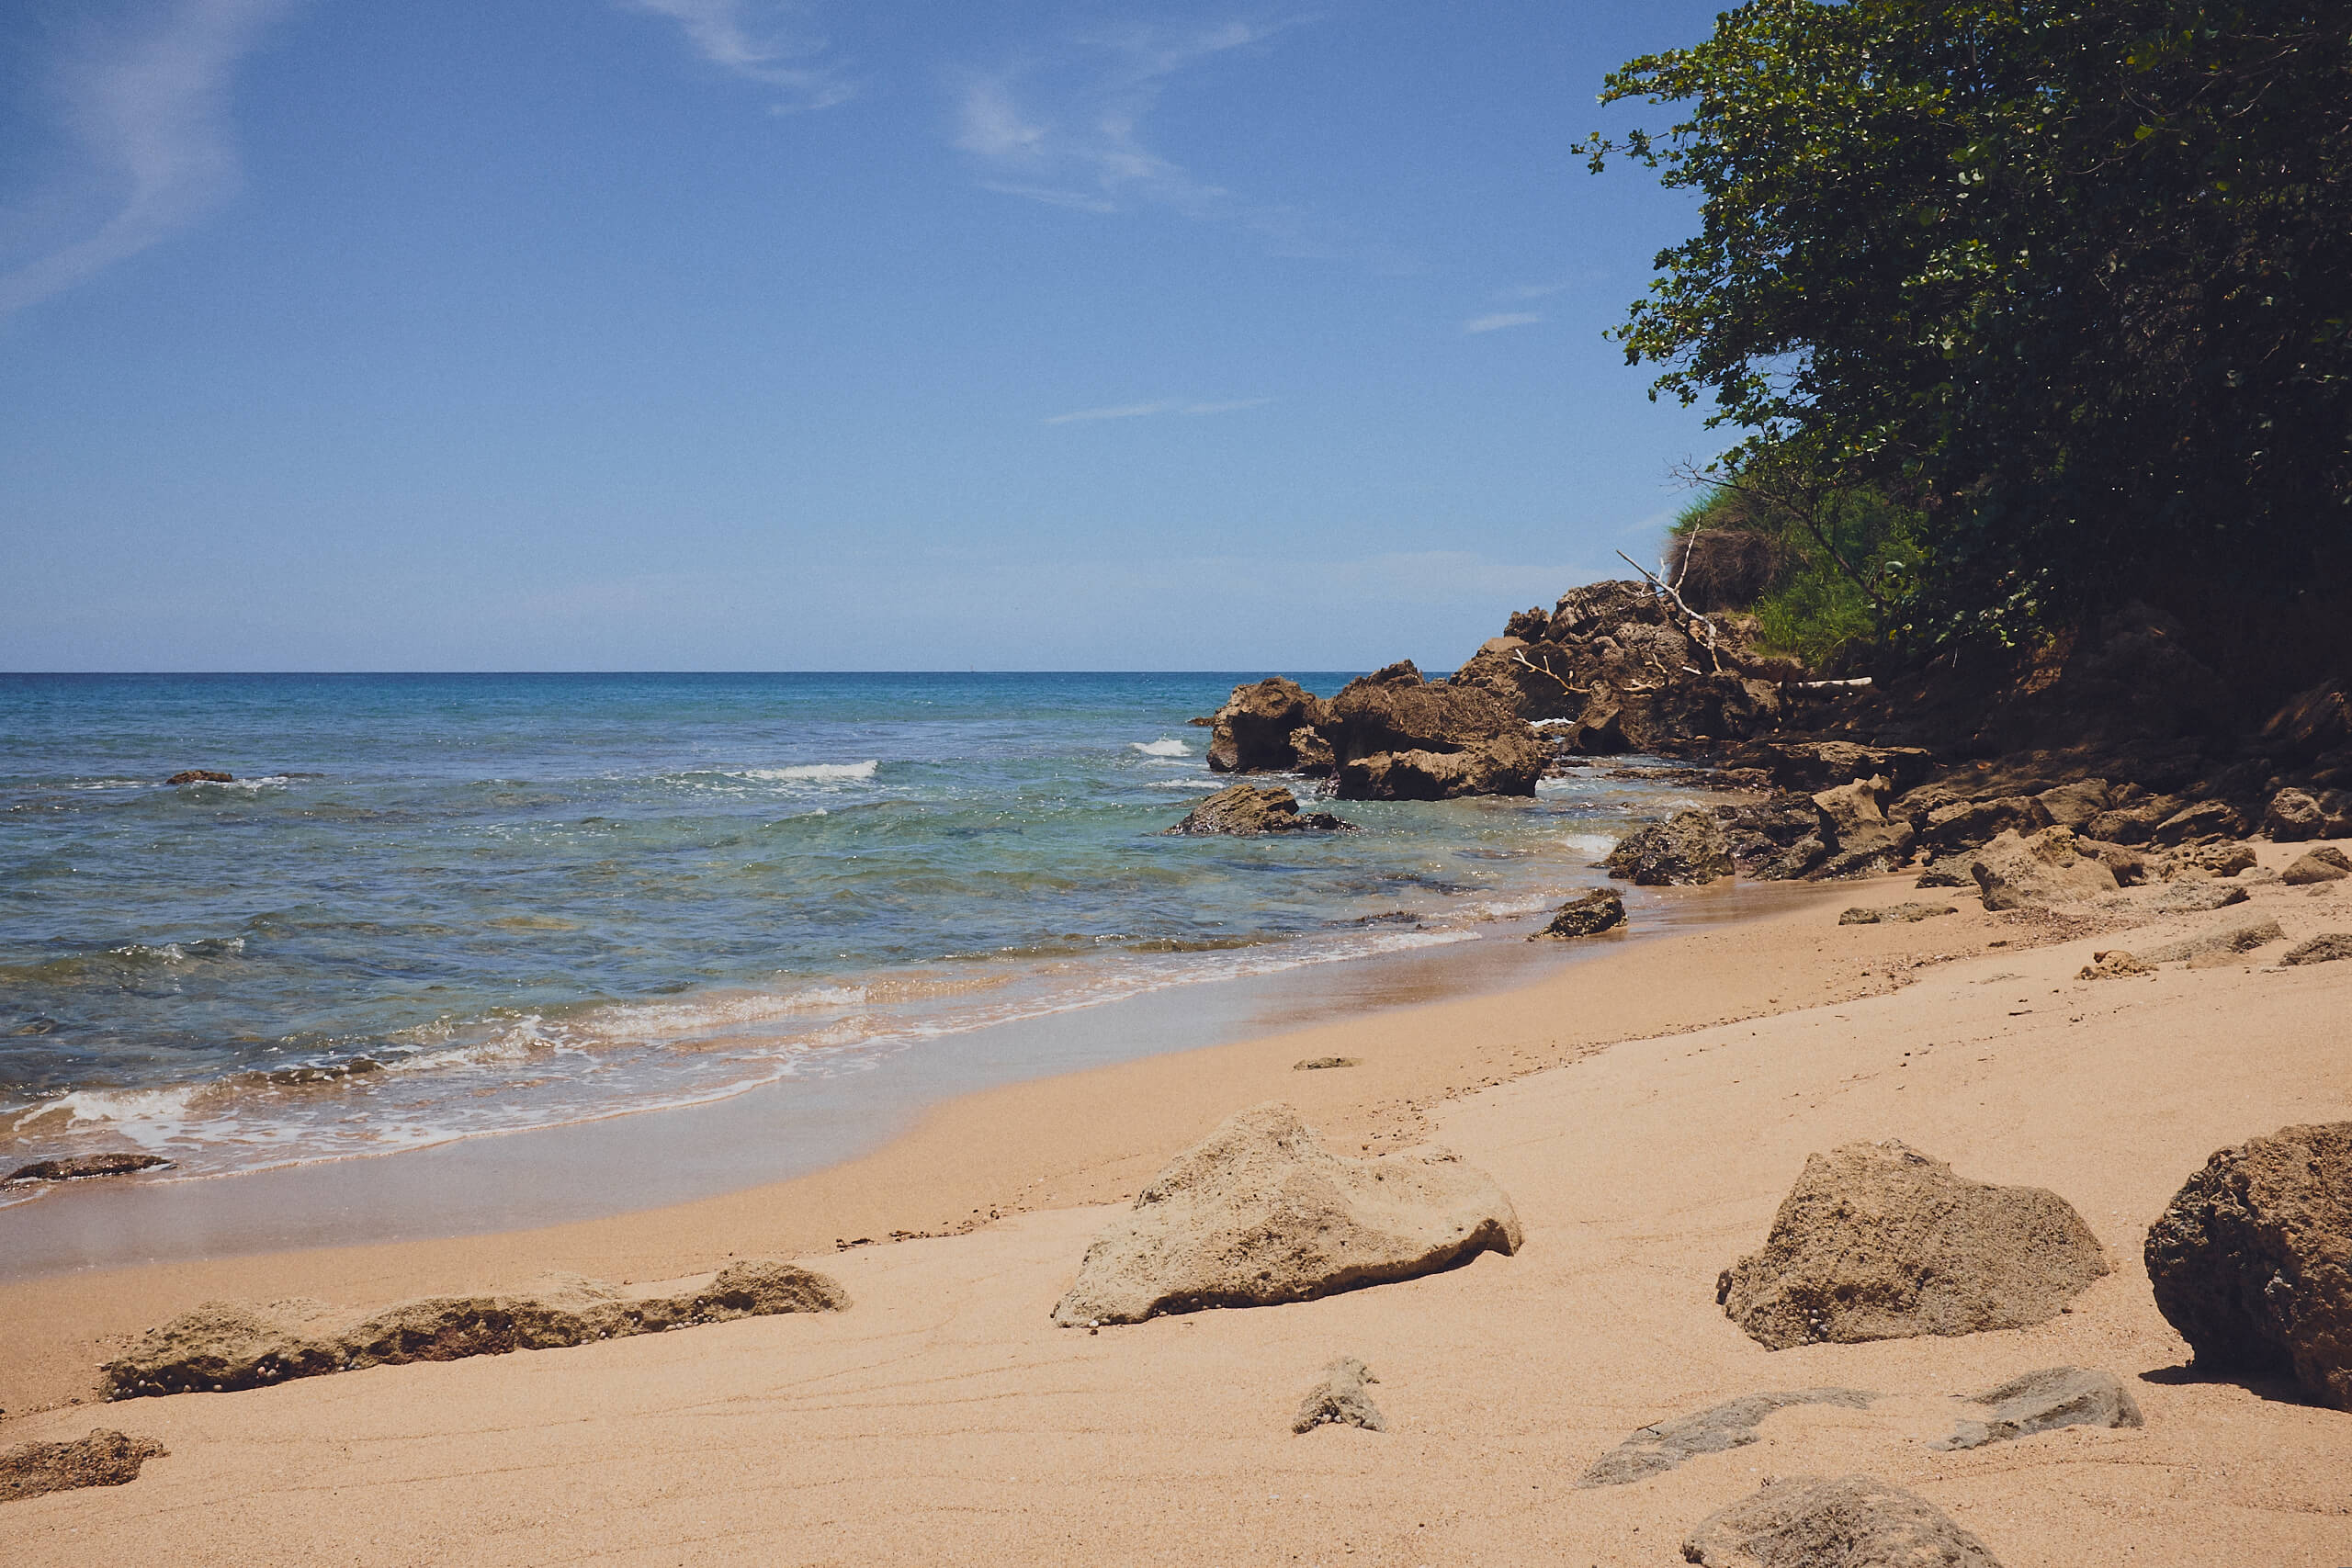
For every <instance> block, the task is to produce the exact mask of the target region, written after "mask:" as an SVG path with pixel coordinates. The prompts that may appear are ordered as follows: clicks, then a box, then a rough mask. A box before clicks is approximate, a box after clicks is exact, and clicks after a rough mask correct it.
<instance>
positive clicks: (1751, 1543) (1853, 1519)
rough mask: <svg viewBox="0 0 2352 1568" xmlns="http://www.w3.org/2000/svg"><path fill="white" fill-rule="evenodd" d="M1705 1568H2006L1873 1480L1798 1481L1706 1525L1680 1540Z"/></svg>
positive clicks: (1766, 1491) (1915, 1499)
mask: <svg viewBox="0 0 2352 1568" xmlns="http://www.w3.org/2000/svg"><path fill="white" fill-rule="evenodd" d="M1682 1556H1683V1559H1684V1561H1686V1562H1695V1563H1698V1564H1699V1565H1700V1568H2000V1563H1999V1562H1998V1561H1997V1560H1996V1559H1995V1557H1994V1556H1993V1554H1992V1553H1991V1552H1990V1551H1986V1550H1985V1543H1984V1542H1983V1541H1981V1540H1977V1539H1976V1538H1975V1537H1974V1536H1973V1535H1971V1534H1969V1533H1968V1532H1967V1531H1966V1530H1964V1529H1961V1528H1960V1526H1958V1525H1956V1524H1954V1523H1952V1521H1951V1519H1949V1518H1947V1517H1944V1515H1943V1513H1942V1511H1941V1510H1939V1509H1938V1508H1937V1507H1936V1506H1935V1505H1934V1504H1932V1503H1930V1502H1928V1500H1927V1499H1926V1498H1924V1497H1921V1496H1919V1495H1917V1494H1915V1493H1910V1492H1905V1491H1904V1490H1903V1489H1902V1488H1901V1487H1898V1486H1890V1485H1888V1484H1887V1483H1885V1482H1883V1481H1881V1480H1879V1479H1878V1478H1877V1477H1876V1476H1871V1475H1841V1476H1838V1477H1837V1478H1836V1479H1835V1480H1823V1479H1821V1478H1820V1477H1818V1476H1811V1475H1792V1476H1785V1477H1782V1478H1781V1479H1779V1480H1774V1481H1768V1482H1766V1483H1764V1486H1763V1489H1762V1490H1761V1491H1758V1492H1757V1493H1756V1494H1755V1495H1752V1496H1749V1497H1746V1498H1743V1499H1742V1500H1740V1501H1739V1502H1736V1503H1734V1504H1733V1505H1732V1506H1729V1507H1727V1508H1723V1509H1719V1510H1717V1511H1716V1512H1714V1513H1713V1514H1710V1515H1708V1516H1707V1517H1705V1518H1704V1519H1702V1520H1701V1521H1700V1522H1699V1524H1698V1526H1697V1527H1696V1528H1695V1529H1692V1530H1691V1533H1690V1534H1689V1535H1687V1536H1685V1537H1684V1538H1683V1540H1682Z"/></svg>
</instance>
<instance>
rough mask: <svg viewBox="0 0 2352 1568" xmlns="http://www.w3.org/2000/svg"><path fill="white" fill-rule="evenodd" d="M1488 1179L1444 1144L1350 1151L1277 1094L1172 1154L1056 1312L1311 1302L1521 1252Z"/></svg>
mask: <svg viewBox="0 0 2352 1568" xmlns="http://www.w3.org/2000/svg"><path fill="white" fill-rule="evenodd" d="M1519 1245H1520V1231H1519V1216H1518V1215H1517V1214H1516V1213H1513V1212H1512V1210H1511V1206H1510V1199H1508V1198H1506V1197H1504V1196H1503V1194H1502V1190H1501V1189H1499V1188H1498V1187H1497V1186H1496V1185H1495V1183H1494V1181H1493V1179H1491V1178H1490V1177H1488V1176H1487V1174H1486V1173H1485V1172H1484V1171H1482V1170H1478V1169H1476V1168H1474V1167H1471V1166H1467V1165H1464V1164H1462V1163H1460V1162H1459V1161H1457V1160H1455V1159H1454V1158H1453V1156H1451V1155H1448V1154H1445V1153H1443V1152H1442V1151H1435V1150H1429V1151H1419V1150H1408V1151H1407V1152H1405V1153H1402V1154H1394V1155H1384V1156H1380V1157H1378V1158H1374V1159H1349V1158H1346V1157H1345V1156H1340V1155H1335V1154H1332V1153H1330V1152H1329V1150H1327V1149H1325V1148H1324V1147H1323V1145H1322V1144H1321V1142H1320V1141H1319V1140H1318V1139H1317V1137H1316V1136H1315V1134H1314V1133H1313V1132H1312V1131H1311V1130H1309V1129H1308V1127H1307V1126H1306V1123H1305V1122H1302V1121H1300V1120H1299V1115H1298V1112H1297V1111H1295V1110H1293V1109H1292V1108H1291V1107H1289V1106H1287V1105H1283V1104H1280V1103H1278V1102H1272V1101H1270V1102H1268V1103H1266V1104H1262V1105H1255V1106H1252V1107H1250V1109H1249V1110H1247V1111H1237V1112H1235V1113H1234V1114H1233V1115H1231V1116H1229V1117H1227V1118H1226V1120H1225V1121H1224V1122H1221V1123H1219V1124H1218V1126H1217V1127H1216V1130H1215V1131H1214V1132H1212V1133H1210V1134H1209V1135H1208V1136H1207V1137H1205V1138H1204V1139H1202V1140H1201V1141H1200V1142H1199V1143H1197V1144H1194V1145H1193V1146H1192V1147H1191V1148H1188V1149H1186V1150H1184V1151H1183V1152H1182V1154H1179V1155H1178V1156H1176V1157H1175V1158H1174V1159H1173V1160H1170V1162H1169V1164H1168V1166H1167V1168H1165V1169H1163V1170H1162V1171H1161V1172H1160V1173H1159V1175H1158V1176H1157V1177H1155V1178H1153V1179H1152V1181H1151V1184H1150V1185H1149V1186H1148V1187H1146V1188H1145V1189H1144V1190H1142V1191H1141V1192H1138V1193H1136V1201H1135V1204H1134V1206H1133V1207H1132V1208H1130V1209H1129V1210H1128V1211H1127V1212H1126V1213H1124V1214H1122V1215H1120V1216H1119V1217H1118V1218H1117V1219H1115V1220H1114V1221H1112V1222H1111V1224H1108V1225H1106V1226H1104V1227H1103V1231H1102V1234H1100V1235H1097V1236H1096V1237H1095V1238H1094V1242H1093V1245H1091V1247H1088V1248H1087V1249H1086V1258H1085V1260H1084V1261H1083V1262H1081V1263H1080V1265H1079V1270H1078V1280H1077V1281H1076V1282H1075V1283H1074V1284H1072V1285H1071V1286H1070V1288H1069V1293H1067V1294H1066V1295H1064V1296H1063V1297H1062V1299H1061V1300H1060V1302H1059V1303H1057V1304H1056V1305H1055V1307H1054V1321H1055V1322H1056V1323H1057V1324H1060V1325H1062V1326H1064V1327H1089V1326H1093V1325H1099V1324H1113V1323H1141V1322H1142V1321H1144V1320H1145V1319H1146V1318H1150V1317H1158V1316H1159V1315H1161V1314H1168V1313H1183V1312H1198V1311H1201V1310H1202V1309H1204V1308H1206V1307H1244V1306H1271V1305H1274V1304H1276V1303H1282V1302H1303V1301H1312V1300H1314V1299H1316V1298H1317V1297H1319V1296H1328V1295H1334V1294H1337V1293H1338V1292H1341V1291H1352V1290H1356V1289H1359V1288H1361V1287H1363V1286H1366V1285H1381V1284H1386V1283H1389V1282H1390V1281H1392V1280H1409V1279H1412V1278H1414V1277H1415V1276H1417V1275H1421V1274H1433V1273H1436V1272H1438V1271H1439V1270H1441V1269H1451V1268H1453V1267H1454V1266H1456V1265H1457V1264H1462V1263H1467V1262H1468V1261H1469V1260H1470V1259H1471V1258H1475V1257H1476V1256H1477V1255H1478V1254H1479V1253H1482V1252H1500V1253H1504V1254H1506V1255H1508V1254H1510V1253H1512V1252H1515V1251H1517V1250H1518V1249H1519Z"/></svg>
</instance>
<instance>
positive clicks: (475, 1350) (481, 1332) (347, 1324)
mask: <svg viewBox="0 0 2352 1568" xmlns="http://www.w3.org/2000/svg"><path fill="white" fill-rule="evenodd" d="M848 1305H849V1296H848V1294H847V1293H846V1292H843V1291H842V1288H841V1286H840V1285H838V1284H836V1283H834V1282H833V1281H832V1280H830V1279H828V1278H826V1277H825V1276H824V1275H822V1274H817V1273H811V1272H810V1271H809V1270H808V1269H801V1268H797V1267H795V1266H794V1265H792V1264H789V1263H777V1262H774V1261H771V1260H769V1259H766V1258H748V1259H745V1260H744V1261H742V1262H741V1263H732V1264H729V1265H728V1267H726V1268H725V1269H721V1270H719V1272H718V1274H717V1275H716V1276H715V1277H714V1278H712V1279H711V1280H709V1281H708V1282H707V1283H706V1284H703V1285H700V1286H695V1287H690V1288H688V1289H685V1290H683V1291H678V1292H672V1293H669V1294H663V1293H661V1292H659V1291H658V1289H657V1290H654V1291H635V1290H630V1289H628V1288H627V1287H624V1286H619V1285H608V1284H605V1283H604V1282H602V1281H601V1280H585V1279H582V1278H581V1277H580V1276H578V1275H576V1274H559V1275H554V1276H551V1277H550V1278H549V1279H548V1282H547V1283H546V1284H545V1285H544V1286H543V1287H542V1288H540V1289H538V1290H535V1291H518V1292H513V1293H511V1294H500V1295H486V1296H424V1297H420V1298H418V1299H417V1300H414V1301H407V1302H400V1303H395V1304H393V1305H391V1306H389V1307H386V1308H384V1309H383V1310H382V1311H380V1312H376V1313H369V1314H364V1315H363V1314H359V1313H356V1312H353V1311H350V1310H348V1309H340V1310H339V1309H337V1308H334V1307H331V1306H328V1305H326V1304H325V1303H321V1302H314V1301H304V1300H296V1301H285V1302H270V1303H266V1304H256V1303H251V1302H207V1303H204V1304H203V1305H201V1306H198V1307H196V1308H194V1309H192V1310H191V1311H188V1312H185V1313H182V1314H180V1315H179V1316H177V1317H175V1318H174V1319H172V1321H171V1322H169V1323H167V1324H164V1325H163V1326H162V1327H160V1328H151V1329H149V1330H148V1331H147V1332H146V1333H145V1334H142V1335H141V1336H140V1337H139V1338H138V1340H137V1341H136V1342H135V1343H134V1344H133V1345H132V1346H131V1347H130V1349H128V1350H126V1351H125V1352H123V1354H122V1355H121V1356H120V1357H119V1358H117V1359H114V1360H111V1361H108V1362H107V1364H106V1366H105V1367H104V1368H103V1369H101V1371H102V1374H103V1390H104V1393H105V1395H106V1397H107V1398H108V1399H132V1398H136V1397H138V1396H139V1395H141V1394H148V1393H199V1392H211V1393H222V1392H225V1391H228V1390H231V1389H240V1388H263V1387H267V1386H268V1385H270V1384H273V1383H280V1382H286V1381H287V1380H288V1379H289V1378H310V1377H318V1376H321V1375H322V1374H323V1373H327V1372H345V1371H356V1370H358V1369H359V1368H362V1367H375V1366H386V1365H392V1364H397V1363H400V1362H405V1361H455V1360H459V1359H463V1358H465V1357H468V1356H495V1355H503V1354H504V1353H505V1352H507V1351H509V1350H546V1349H553V1348H558V1347H560V1346H565V1345H584V1344H587V1343H589V1342H590V1341H592V1340H596V1339H620V1338H625V1337H628V1336H630V1335H635V1334H658V1333H661V1332H662V1331H663V1330H665V1329H671V1328H686V1327H691V1326H693V1325H697V1324H705V1323H724V1322H727V1321H729V1319H732V1318H739V1317H766V1316H770V1315H773V1314H777V1313H787V1312H839V1311H841V1310H842V1308H844V1307H846V1306H848Z"/></svg>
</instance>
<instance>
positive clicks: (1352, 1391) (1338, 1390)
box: [1290, 1356, 1388, 1432]
mask: <svg viewBox="0 0 2352 1568" xmlns="http://www.w3.org/2000/svg"><path fill="white" fill-rule="evenodd" d="M1379 1381H1380V1380H1379V1379H1378V1378H1376V1377H1374V1376H1373V1375H1372V1369H1371V1368H1369V1367H1367V1366H1365V1365H1364V1364H1363V1362H1362V1361H1359V1360H1357V1359H1355V1358H1354V1357H1353V1356H1342V1357H1340V1359H1338V1360H1336V1361H1333V1362H1332V1363H1331V1364H1330V1365H1329V1366H1328V1367H1325V1368H1324V1369H1323V1377H1322V1380H1321V1381H1320V1382H1317V1384H1316V1385H1315V1386H1314V1387H1313V1388H1310V1389H1308V1390H1307V1391H1306V1398H1305V1399H1302V1400H1300V1401H1299V1402H1298V1416H1297V1417H1296V1419H1295V1420H1293V1421H1292V1422H1291V1424H1290V1429H1291V1430H1292V1431H1294V1432H1312V1431H1313V1430H1315V1428H1316V1427H1363V1429H1364V1430H1365V1431H1367V1432H1385V1431H1386V1430H1388V1423H1387V1422H1386V1421H1385V1420H1383V1419H1382V1418H1381V1415H1380V1407H1379V1406H1378V1405H1376V1404H1373V1402H1372V1395H1370V1394H1368V1393H1364V1391H1363V1385H1364V1384H1366V1383H1368V1382H1379Z"/></svg>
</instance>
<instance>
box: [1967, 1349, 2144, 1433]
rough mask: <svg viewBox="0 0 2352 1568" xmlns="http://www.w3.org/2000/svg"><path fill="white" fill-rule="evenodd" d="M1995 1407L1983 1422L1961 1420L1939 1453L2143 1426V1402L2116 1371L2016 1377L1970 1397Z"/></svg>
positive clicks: (2052, 1370)
mask: <svg viewBox="0 0 2352 1568" xmlns="http://www.w3.org/2000/svg"><path fill="white" fill-rule="evenodd" d="M1970 1403H1971V1404H1986V1405H1990V1406H1992V1410H1991V1412H1990V1413H1989V1414H1988V1415H1986V1416H1985V1418H1984V1419H1983V1420H1981V1421H1962V1423H1961V1424H1960V1425H1959V1426H1958V1427H1954V1428H1953V1429H1952V1434H1951V1437H1949V1438H1945V1439H1944V1440H1943V1441H1941V1442H1939V1443H1934V1444H1931V1445H1929V1446H1930V1447H1933V1448H1939V1449H1981V1448H1983V1447H1984V1446H1985V1444H1987V1443H2006V1442H2010V1441H2013V1440H2015V1439H2016V1438H2025V1437H2030V1436H2032V1435H2033V1434H2034V1433H2036V1432H2048V1431H2053V1430H2055V1429H2056V1428H2058V1427H2138V1426H2141V1425H2143V1424H2144V1423H2143V1417H2142V1416H2141V1415H2140V1404H2139V1402H2138V1401H2137V1400H2135V1399H2133V1398H2132V1397H2131V1390H2130V1389H2128V1388H2125V1387H2124V1386H2123V1382H2122V1380H2121V1379H2120V1378H2118V1377H2117V1376H2116V1375H2115V1374H2114V1373H2113V1372H2099V1371H2085V1370H2084V1369H2083V1368H2081V1367H2048V1368H2045V1369H2043V1370H2042V1371H2038V1372H2028V1373H2026V1374H2025V1376H2023V1377H2021V1378H2011V1379H2010V1380H2009V1381H2008V1382H2005V1383H2003V1384H2001V1385H2000V1386H1999V1387H1998V1388H1988V1389H1986V1390H1985V1392H1984V1393H1979V1394H1973V1395H1972V1396H1970Z"/></svg>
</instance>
